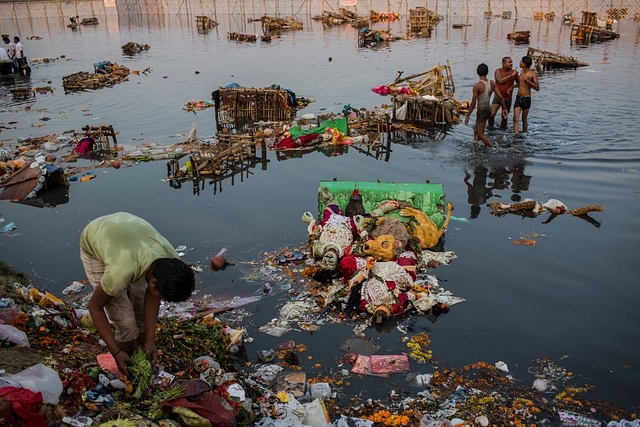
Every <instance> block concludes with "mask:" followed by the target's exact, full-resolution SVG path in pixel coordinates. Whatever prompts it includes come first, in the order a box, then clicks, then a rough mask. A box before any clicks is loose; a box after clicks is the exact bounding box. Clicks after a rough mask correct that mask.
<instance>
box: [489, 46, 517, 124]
mask: <svg viewBox="0 0 640 427" xmlns="http://www.w3.org/2000/svg"><path fill="white" fill-rule="evenodd" d="M493 77H494V78H495V81H496V86H497V87H498V90H499V91H500V95H502V98H503V99H504V104H505V105H506V106H507V115H509V111H510V110H511V98H512V96H511V95H512V94H513V88H514V87H516V86H517V84H518V72H517V71H516V70H514V69H513V60H512V59H511V58H510V57H508V56H505V57H504V58H502V68H498V69H497V70H496V71H495V72H494V73H493ZM514 83H515V84H514ZM499 109H500V101H499V100H498V98H497V97H496V96H494V97H493V101H491V117H489V122H488V123H489V126H491V127H493V125H494V119H495V117H496V114H497V113H498V110H499ZM506 128H507V118H506V117H502V120H501V121H500V129H506Z"/></svg>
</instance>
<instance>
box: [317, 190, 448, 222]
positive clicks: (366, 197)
mask: <svg viewBox="0 0 640 427" xmlns="http://www.w3.org/2000/svg"><path fill="white" fill-rule="evenodd" d="M355 188H358V191H359V192H360V195H362V204H363V206H364V209H365V211H366V212H370V211H372V210H374V209H375V208H377V207H378V206H379V205H380V204H381V203H383V202H386V201H388V200H398V201H406V202H410V203H411V204H412V205H413V207H415V208H416V209H420V210H421V211H422V212H424V213H426V214H427V215H429V217H430V218H431V220H432V221H433V222H435V223H436V225H437V226H438V227H439V228H442V224H443V223H444V206H445V197H444V189H443V187H442V184H420V183H413V182H361V181H320V188H319V189H318V212H320V214H322V211H324V208H325V206H326V205H327V204H329V203H335V204H337V205H338V206H339V207H340V209H341V210H342V211H343V212H344V210H345V208H346V207H347V203H349V198H350V197H351V194H352V193H353V190H354V189H355ZM388 216H394V217H396V218H400V219H404V218H403V217H401V216H400V215H399V214H398V212H393V213H391V214H389V215H388Z"/></svg>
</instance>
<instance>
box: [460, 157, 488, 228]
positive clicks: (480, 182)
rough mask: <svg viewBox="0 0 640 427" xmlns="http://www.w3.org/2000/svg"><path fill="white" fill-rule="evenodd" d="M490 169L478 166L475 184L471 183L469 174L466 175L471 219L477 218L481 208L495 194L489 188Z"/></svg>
mask: <svg viewBox="0 0 640 427" xmlns="http://www.w3.org/2000/svg"><path fill="white" fill-rule="evenodd" d="M487 174H488V169H487V168H486V167H484V166H476V168H475V169H474V171H473V183H472V184H470V183H469V178H471V175H469V172H467V171H465V173H464V183H465V184H467V203H469V204H470V205H471V219H474V218H477V217H478V214H479V213H480V206H481V205H484V204H485V203H486V201H487V199H488V198H489V197H491V196H493V193H492V192H491V190H490V189H489V188H487Z"/></svg>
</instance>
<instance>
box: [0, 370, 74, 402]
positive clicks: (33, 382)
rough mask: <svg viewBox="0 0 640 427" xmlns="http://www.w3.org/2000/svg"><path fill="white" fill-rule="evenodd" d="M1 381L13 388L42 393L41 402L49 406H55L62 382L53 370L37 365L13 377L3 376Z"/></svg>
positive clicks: (60, 392)
mask: <svg viewBox="0 0 640 427" xmlns="http://www.w3.org/2000/svg"><path fill="white" fill-rule="evenodd" d="M1 381H6V382H7V383H9V384H10V385H12V386H14V387H18V386H19V387H22V388H26V389H29V390H31V391H33V392H38V391H39V392H41V393H42V401H43V402H44V403H48V404H50V405H57V404H58V400H59V399H60V394H62V381H61V380H60V376H59V375H58V373H57V372H56V371H54V370H53V369H51V368H49V367H47V366H45V365H43V364H42V363H38V364H37V365H33V366H31V367H30V368H27V369H25V370H23V371H20V372H18V373H17V374H15V375H5V376H4V377H2V379H1Z"/></svg>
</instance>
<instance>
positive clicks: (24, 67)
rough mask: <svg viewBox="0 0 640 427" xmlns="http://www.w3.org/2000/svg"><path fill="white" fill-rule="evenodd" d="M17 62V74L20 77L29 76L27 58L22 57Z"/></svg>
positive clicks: (29, 70)
mask: <svg viewBox="0 0 640 427" xmlns="http://www.w3.org/2000/svg"><path fill="white" fill-rule="evenodd" d="M17 61H18V73H20V75H21V76H24V75H26V76H27V77H28V76H30V75H31V67H29V63H28V62H27V57H26V56H24V57H22V58H20V59H18V60H17Z"/></svg>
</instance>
